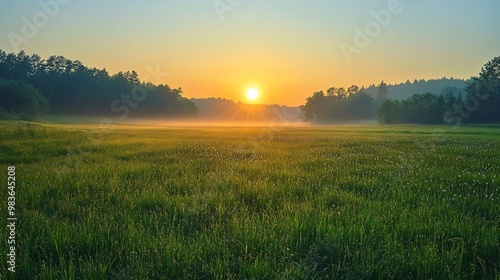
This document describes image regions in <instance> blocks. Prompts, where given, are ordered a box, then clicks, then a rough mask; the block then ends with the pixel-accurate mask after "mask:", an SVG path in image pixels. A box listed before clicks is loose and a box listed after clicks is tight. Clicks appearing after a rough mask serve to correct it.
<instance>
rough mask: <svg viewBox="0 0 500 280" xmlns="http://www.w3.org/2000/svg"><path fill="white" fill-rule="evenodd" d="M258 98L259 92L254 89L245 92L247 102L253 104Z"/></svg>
mask: <svg viewBox="0 0 500 280" xmlns="http://www.w3.org/2000/svg"><path fill="white" fill-rule="evenodd" d="M258 98H259V90H257V89H255V88H250V89H248V90H247V99H248V100H249V101H252V102H255V101H256V100H257V99H258Z"/></svg>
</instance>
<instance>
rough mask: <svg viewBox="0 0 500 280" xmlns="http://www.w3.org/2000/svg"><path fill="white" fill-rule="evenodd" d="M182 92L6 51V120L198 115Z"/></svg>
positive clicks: (0, 87) (131, 74)
mask: <svg viewBox="0 0 500 280" xmlns="http://www.w3.org/2000/svg"><path fill="white" fill-rule="evenodd" d="M182 94H183V92H182V88H170V87H169V86H168V85H162V84H161V85H154V84H152V83H147V82H142V81H140V79H139V77H138V74H137V73H136V72H135V71H127V72H119V73H117V74H114V75H110V74H109V73H108V72H107V70H106V69H97V68H90V67H87V66H85V65H84V64H83V63H82V62H80V61H78V60H70V59H67V58H65V57H63V56H51V57H49V58H48V59H42V58H41V57H40V56H39V55H37V54H32V55H27V54H26V53H25V52H24V51H21V52H19V53H18V54H14V53H6V52H5V51H3V50H1V49H0V117H3V118H27V119H33V118H36V117H38V116H40V115H42V114H44V113H47V112H51V113H54V114H71V115H89V116H110V117H113V116H116V117H125V116H127V117H128V116H131V117H174V116H194V115H196V114H197V109H196V107H195V105H194V103H193V102H191V101H189V100H188V99H186V98H184V97H183V96H182Z"/></svg>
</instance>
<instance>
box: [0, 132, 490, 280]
mask: <svg viewBox="0 0 500 280" xmlns="http://www.w3.org/2000/svg"><path fill="white" fill-rule="evenodd" d="M0 128H1V131H0V141H1V142H0V155H1V157H0V161H1V166H2V169H3V170H2V171H1V174H2V175H1V176H0V178H1V180H2V181H4V182H6V181H7V179H6V176H7V174H6V173H7V166H9V165H15V166H16V176H17V188H16V200H17V203H18V205H17V207H18V210H17V211H18V212H17V213H18V217H19V221H18V223H19V224H18V228H17V234H18V246H17V252H18V259H17V273H16V276H17V278H18V279H500V203H499V202H500V175H499V174H500V148H499V147H500V129H499V128H488V127H463V128H458V129H453V128H451V127H430V126H352V127H350V126H339V127H302V128H300V127H296V128H284V129H277V128H266V127H263V128H259V127H252V128H228V127H210V128H203V127H188V128H181V127H168V126H158V127H153V126H145V127H141V126H138V125H135V126H127V125H117V126H115V128H114V129H112V130H103V129H101V128H99V125H98V124H95V125H47V124H42V125H33V126H31V127H26V126H25V125H22V126H19V125H18V124H17V122H16V123H8V122H4V123H3V124H1V125H0ZM438 132H439V133H438ZM6 196H7V190H6V188H4V190H3V191H2V192H1V193H0V198H1V200H0V201H3V202H2V203H3V204H4V205H3V206H2V207H1V209H2V212H1V213H2V217H6V216H7V213H6V203H5V201H6ZM3 223H6V222H5V219H4V222H3ZM0 236H2V238H5V237H6V236H7V228H6V227H5V226H0ZM5 240H6V238H5ZM1 242H2V243H3V244H5V241H1ZM0 248H2V252H1V253H2V256H3V257H1V258H2V261H1V262H0V269H1V271H2V273H0V278H6V277H8V276H9V275H10V273H4V272H5V271H6V269H7V264H6V261H3V260H4V259H5V258H6V257H5V255H6V254H7V248H6V246H2V247H0ZM2 275H3V276H2Z"/></svg>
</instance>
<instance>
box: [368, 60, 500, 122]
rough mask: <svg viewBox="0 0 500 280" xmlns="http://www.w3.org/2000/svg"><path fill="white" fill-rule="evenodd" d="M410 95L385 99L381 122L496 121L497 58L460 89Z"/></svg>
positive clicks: (499, 105) (499, 117)
mask: <svg viewBox="0 0 500 280" xmlns="http://www.w3.org/2000/svg"><path fill="white" fill-rule="evenodd" d="M447 90H448V91H447V92H445V93H444V94H440V95H436V94H432V93H425V94H414V95H412V96H411V97H409V98H408V99H405V100H401V101H399V100H395V99H392V100H386V101H385V102H384V103H382V105H381V106H380V108H379V110H378V114H377V115H378V116H377V117H378V120H379V121H380V122H381V123H388V124H391V123H421V124H439V123H450V124H460V123H463V122H469V123H492V122H500V57H496V58H494V59H493V60H491V61H490V62H488V63H487V64H486V65H485V66H484V67H483V68H482V70H481V72H480V73H479V76H478V77H473V78H472V79H471V80H470V81H469V82H468V83H467V86H466V88H465V93H466V95H465V97H462V94H461V91H457V90H456V88H453V87H449V88H447Z"/></svg>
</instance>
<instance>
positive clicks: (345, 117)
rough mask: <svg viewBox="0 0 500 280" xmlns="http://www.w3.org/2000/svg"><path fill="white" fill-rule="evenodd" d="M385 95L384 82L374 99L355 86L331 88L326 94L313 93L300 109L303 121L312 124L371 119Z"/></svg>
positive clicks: (386, 91) (321, 92)
mask: <svg viewBox="0 0 500 280" xmlns="http://www.w3.org/2000/svg"><path fill="white" fill-rule="evenodd" d="M387 94H388V89H387V84H386V83H384V82H381V83H380V85H379V86H378V91H377V94H376V96H375V97H373V96H371V95H369V94H367V93H366V92H365V91H364V89H362V88H360V87H358V86H356V85H352V86H350V87H349V88H347V89H345V88H343V87H340V88H336V87H331V88H329V89H328V90H327V91H326V94H325V92H323V91H318V92H315V93H313V95H312V96H310V97H308V98H307V99H306V103H305V104H304V105H302V106H300V108H301V111H302V116H303V119H304V121H307V122H313V123H330V122H337V121H353V120H366V119H373V118H374V117H375V114H376V110H377V108H378V106H380V104H382V103H383V102H384V101H385V100H386V98H387Z"/></svg>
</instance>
